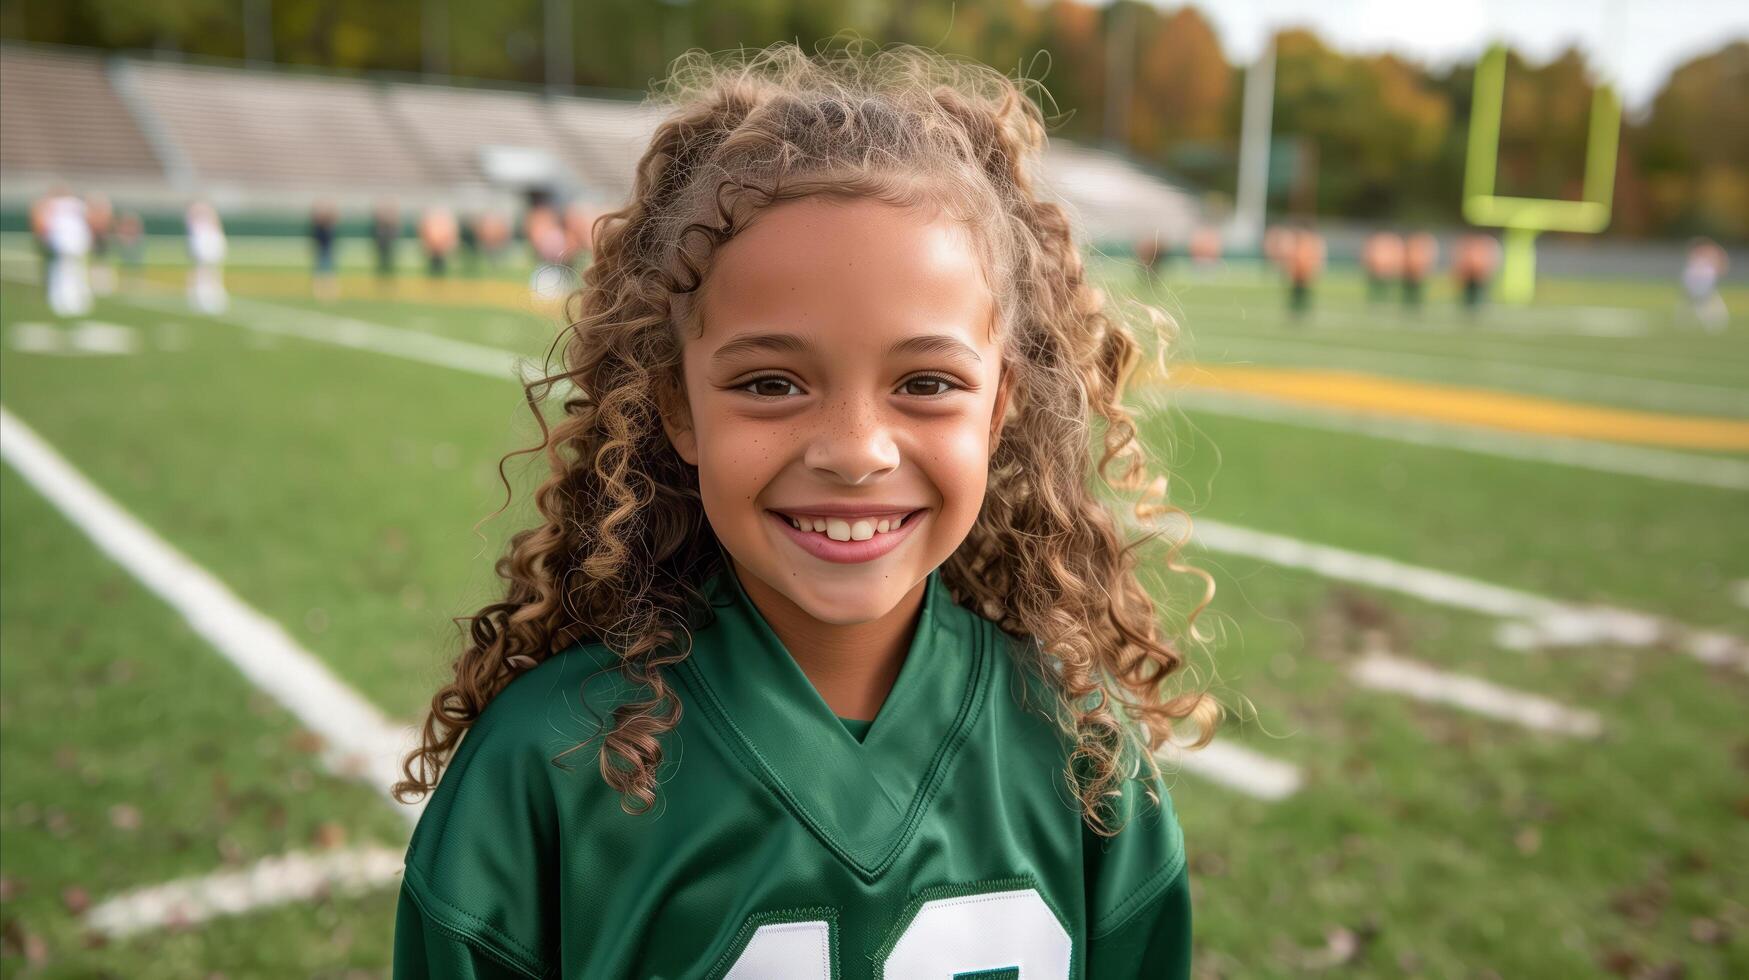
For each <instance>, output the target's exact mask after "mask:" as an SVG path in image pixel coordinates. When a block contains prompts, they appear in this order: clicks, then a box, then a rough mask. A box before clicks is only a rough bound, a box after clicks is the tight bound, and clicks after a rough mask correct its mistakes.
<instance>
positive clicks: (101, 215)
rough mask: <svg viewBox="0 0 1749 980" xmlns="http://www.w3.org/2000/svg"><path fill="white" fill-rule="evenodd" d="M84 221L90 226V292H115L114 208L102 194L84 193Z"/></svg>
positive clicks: (104, 293) (99, 294)
mask: <svg viewBox="0 0 1749 980" xmlns="http://www.w3.org/2000/svg"><path fill="white" fill-rule="evenodd" d="M85 221H86V223H87V224H89V225H90V226H91V266H90V268H91V292H92V293H94V294H96V295H98V296H108V295H109V294H110V293H113V292H115V253H114V252H113V251H111V246H113V245H114V244H115V209H114V208H113V207H111V206H110V204H109V198H107V197H105V196H103V195H102V194H87V195H85Z"/></svg>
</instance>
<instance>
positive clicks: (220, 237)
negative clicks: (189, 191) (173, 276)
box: [186, 201, 231, 316]
mask: <svg viewBox="0 0 1749 980" xmlns="http://www.w3.org/2000/svg"><path fill="white" fill-rule="evenodd" d="M186 220H187V223H188V259H189V261H190V262H191V263H193V265H192V267H191V268H190V269H189V270H188V305H190V306H192V307H193V308H194V309H195V310H196V311H198V312H200V313H205V314H208V315H210V316H216V315H218V314H221V313H223V312H225V310H227V309H229V308H230V305H231V297H230V295H229V294H228V293H226V292H225V250H226V243H225V226H224V225H223V224H221V223H220V222H219V213H218V212H217V211H215V210H213V206H212V205H210V204H208V203H206V202H205V201H196V202H194V203H193V204H190V205H189V206H188V213H187V216H186Z"/></svg>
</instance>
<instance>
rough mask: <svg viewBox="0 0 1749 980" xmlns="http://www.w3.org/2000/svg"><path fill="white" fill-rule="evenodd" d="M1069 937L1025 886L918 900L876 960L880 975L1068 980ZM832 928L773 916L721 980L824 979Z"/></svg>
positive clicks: (932, 979) (931, 979)
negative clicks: (881, 957) (908, 918)
mask: <svg viewBox="0 0 1749 980" xmlns="http://www.w3.org/2000/svg"><path fill="white" fill-rule="evenodd" d="M1073 950H1074V943H1073V941H1071V940H1070V938H1069V933H1068V930H1066V929H1064V928H1063V924H1062V923H1061V922H1059V921H1058V920H1057V916H1056V913H1055V912H1052V911H1051V908H1050V906H1049V905H1047V904H1045V900H1044V898H1043V897H1041V896H1040V895H1039V893H1038V891H1037V890H1035V889H1032V888H1023V889H1017V890H1014V891H1002V892H984V893H982V894H976V895H960V896H956V897H953V898H939V899H935V900H934V901H929V902H925V903H923V905H922V906H920V907H919V908H918V909H917V911H916V913H915V914H914V915H912V916H911V921H910V922H909V923H908V924H906V926H905V931H904V932H902V933H901V934H900V935H899V938H898V940H897V941H896V942H894V944H893V946H892V949H891V951H890V952H888V954H887V956H886V959H885V960H884V961H883V962H882V964H881V975H882V976H883V977H887V978H899V977H904V978H906V980H910V978H913V977H915V978H918V980H954V978H955V977H959V976H966V975H980V974H983V975H990V974H991V973H992V971H998V972H995V974H994V975H997V976H1000V975H1001V972H1002V971H1008V970H1013V971H1015V973H1013V974H1010V975H1014V976H1018V978H1019V980H1068V977H1069V968H1070V959H1071V956H1072V953H1073ZM837 952H838V951H837V950H835V949H833V948H832V929H831V925H830V923H827V922H825V921H819V920H816V921H806V922H775V923H769V924H767V925H762V926H760V927H759V928H758V930H757V931H755V932H754V934H753V937H752V938H751V939H750V940H749V941H748V943H747V946H746V948H745V949H743V950H742V951H741V955H740V956H739V957H737V958H736V960H735V965H734V966H733V967H731V968H730V969H729V972H728V973H727V975H726V977H725V980H753V978H759V980H832V960H833V958H834V957H835V956H836V955H837Z"/></svg>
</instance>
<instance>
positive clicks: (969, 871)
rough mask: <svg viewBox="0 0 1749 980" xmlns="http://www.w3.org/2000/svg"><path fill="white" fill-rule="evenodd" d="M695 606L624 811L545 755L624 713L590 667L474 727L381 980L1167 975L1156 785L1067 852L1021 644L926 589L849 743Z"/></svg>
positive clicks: (728, 594)
mask: <svg viewBox="0 0 1749 980" xmlns="http://www.w3.org/2000/svg"><path fill="white" fill-rule="evenodd" d="M702 591H703V593H704V594H705V595H706V596H707V597H708V599H709V601H710V607H711V609H710V611H711V612H712V613H714V617H712V618H710V619H709V620H708V621H705V620H701V622H700V623H699V625H698V628H697V629H695V630H694V631H693V633H692V641H693V642H692V651H691V653H690V655H689V656H688V657H687V658H686V659H685V660H684V661H682V662H681V663H680V664H678V665H676V666H673V667H670V668H666V669H667V670H668V671H669V676H671V677H672V678H674V680H675V686H676V688H677V693H678V695H679V697H680V699H681V702H682V704H683V705H684V712H683V714H682V718H681V720H680V723H679V724H678V725H677V726H676V727H675V728H674V729H673V730H672V731H670V732H668V733H667V734H666V735H664V736H663V748H664V755H663V760H662V764H661V767H660V769H659V770H658V776H659V780H660V783H659V788H658V792H657V801H656V804H655V806H654V808H653V809H651V810H650V811H649V812H647V813H643V814H639V815H633V814H628V813H626V812H624V811H623V810H622V809H621V807H620V802H621V798H620V796H619V794H617V793H616V792H614V791H613V789H612V788H611V787H609V786H608V785H607V784H606V783H605V782H604V781H603V780H602V778H601V774H600V771H599V769H598V763H597V755H596V752H597V749H598V748H599V745H600V742H599V740H597V741H595V742H591V743H590V744H589V745H588V746H586V747H585V748H583V749H581V750H579V751H577V752H574V753H571V754H570V755H566V756H564V757H563V758H560V759H558V760H557V761H556V762H555V761H554V757H555V756H559V755H560V754H561V753H563V752H565V750H567V749H570V748H572V747H573V746H574V745H576V744H577V743H579V742H582V741H584V740H586V739H589V738H590V737H591V736H593V735H596V734H597V733H599V731H600V730H601V728H602V725H603V724H604V723H605V722H607V721H609V720H610V719H611V715H612V710H613V708H614V707H615V706H616V705H618V704H621V703H624V702H625V701H626V700H629V699H634V698H636V697H637V696H638V695H639V694H640V693H641V692H640V691H639V690H638V689H635V688H633V687H632V686H631V685H630V684H628V683H627V682H625V681H624V680H623V679H622V678H621V676H620V674H619V672H618V668H617V666H616V662H615V658H614V656H613V655H612V653H611V652H610V651H608V650H607V649H606V648H605V647H603V646H601V645H598V644H586V645H580V646H577V647H574V648H572V649H570V650H567V651H565V652H564V653H561V654H558V655H556V656H554V657H552V658H549V659H548V660H546V661H545V662H543V663H541V664H540V665H539V666H537V667H535V668H533V669H531V670H529V671H528V672H526V673H524V674H522V675H521V676H519V677H517V678H516V679H515V680H513V681H512V682H511V683H510V684H509V685H508V686H507V687H506V688H505V689H504V690H503V691H502V692H501V693H500V694H499V695H498V696H497V697H496V698H494V699H493V700H492V701H491V702H490V703H489V704H488V705H487V707H486V708H485V709H484V710H483V711H482V712H481V714H480V716H479V718H478V719H477V720H476V721H475V723H474V725H473V727H472V728H471V729H470V730H469V732H468V733H467V735H466V736H465V737H464V738H463V739H462V740H461V743H460V744H459V746H458V747H457V749H456V751H455V754H454V756H453V758H452V759H451V761H450V763H449V766H448V768H447V769H446V771H445V773H444V775H443V777H442V779H441V781H440V782H439V785H438V786H437V788H436V790H435V791H434V792H433V794H432V796H431V798H430V800H429V802H428V804H427V806H426V809H425V812H424V814H423V815H422V816H421V818H420V821H419V825H418V827H417V828H415V830H414V833H413V838H412V842H411V843H410V845H409V846H408V849H407V857H406V873H405V877H404V878H403V881H402V887H401V894H400V899H399V907H398V911H397V920H396V927H395V944H394V975H395V976H396V977H397V978H412V977H427V976H433V977H470V978H504V977H540V978H548V977H566V978H571V977H586V978H597V977H599V978H620V977H636V978H664V980H678V978H692V977H708V978H719V977H721V978H730V980H744V978H759V980H865V978H874V977H888V978H904V980H913V978H917V980H1063V978H1087V980H1095V978H1113V977H1124V978H1133V977H1149V978H1174V977H1185V976H1188V974H1189V970H1190V924H1191V909H1190V891H1189V879H1188V877H1187V871H1186V866H1185V852H1184V841H1183V833H1182V831H1181V829H1180V827H1179V824H1178V820H1177V817H1176V814H1175V813H1174V811H1173V808H1172V803H1171V798H1170V797H1169V796H1168V795H1167V792H1166V789H1165V787H1164V786H1163V785H1161V784H1160V783H1159V782H1157V781H1156V782H1155V784H1154V788H1155V790H1156V791H1157V792H1158V793H1159V795H1160V798H1161V802H1160V805H1158V806H1156V805H1154V804H1153V803H1152V802H1151V801H1148V800H1146V799H1145V798H1144V797H1143V796H1142V793H1141V785H1140V783H1139V782H1137V781H1131V782H1130V783H1129V784H1128V788H1127V790H1126V793H1125V795H1124V796H1123V798H1122V800H1121V801H1120V803H1119V812H1120V815H1121V816H1123V817H1125V818H1127V820H1126V824H1125V826H1124V829H1123V830H1122V831H1121V832H1120V833H1119V834H1118V835H1117V836H1115V837H1110V838H1107V837H1101V836H1099V835H1097V834H1094V833H1093V832H1092V831H1090V830H1088V829H1087V828H1086V827H1085V825H1084V823H1083V821H1082V816H1081V811H1080V808H1079V805H1078V802H1077V801H1076V800H1075V798H1074V796H1073V795H1072V794H1071V793H1070V792H1069V789H1068V786H1067V784H1066V780H1065V778H1064V776H1063V770H1064V768H1065V765H1066V762H1067V759H1068V755H1067V753H1068V744H1067V741H1066V739H1065V736H1063V735H1062V734H1061V733H1060V732H1059V731H1058V730H1057V729H1056V727H1055V726H1054V725H1053V724H1052V723H1051V722H1050V721H1049V720H1048V718H1047V717H1045V715H1044V714H1043V712H1044V711H1048V710H1049V706H1050V704H1051V702H1050V700H1049V697H1050V694H1049V692H1048V691H1047V690H1046V688H1045V687H1044V685H1043V682H1042V681H1041V680H1039V679H1038V678H1036V677H1031V675H1030V674H1029V672H1028V671H1026V670H1024V669H1022V667H1021V665H1020V664H1019V663H1018V662H1017V661H1016V659H1015V656H1014V655H1015V652H1016V650H1017V648H1018V646H1019V644H1020V643H1022V642H1023V641H1022V640H1020V639H1018V638H1014V637H1011V636H1010V635H1009V634H1007V633H1005V632H1003V631H1002V630H1000V629H999V628H998V627H997V626H996V625H995V624H994V623H992V622H990V621H989V620H987V619H984V618H983V617H981V616H979V615H977V614H975V613H973V612H972V611H970V610H968V609H965V608H963V607H961V606H958V605H956V604H954V603H953V602H952V600H951V597H950V596H949V595H948V593H947V587H946V586H945V585H944V584H943V583H942V581H941V572H940V569H939V568H938V569H936V570H935V571H932V572H931V573H930V574H929V577H928V581H927V583H926V585H925V590H924V598H923V603H922V610H921V613H920V615H919V618H918V620H917V625H916V629H915V633H914V635H913V637H912V640H911V644H910V647H909V649H908V651H907V655H906V658H905V661H904V664H903V666H902V667H901V668H900V671H899V675H898V678H897V679H896V681H895V682H894V686H893V688H892V691H891V692H890V694H889V695H888V696H887V699H886V702H885V703H884V704H883V705H882V706H881V708H880V710H879V711H878V712H877V713H876V716H875V718H874V720H873V723H872V725H871V726H870V727H869V728H868V730H867V732H866V734H865V735H863V736H862V738H861V739H860V740H859V739H858V738H857V737H855V736H854V735H853V734H852V733H851V732H850V731H849V730H847V728H846V725H845V724H844V723H843V721H841V720H840V719H839V718H838V717H836V716H835V715H834V714H833V712H832V710H831V708H830V707H828V706H827V704H826V702H825V701H824V700H823V699H822V698H821V697H820V695H819V693H818V692H817V691H816V690H815V688H814V686H813V684H812V683H811V682H810V681H809V680H808V678H807V676H806V675H805V674H804V673H803V672H802V670H801V668H800V666H799V665H798V664H797V663H796V662H795V660H794V659H793V658H792V657H791V656H790V654H789V652H788V650H786V649H785V648H784V646H783V644H782V642H781V641H780V640H779V639H778V637H777V635H776V634H775V633H774V632H773V631H772V629H771V627H770V626H769V624H768V623H767V622H766V620H765V619H764V617H763V616H762V614H761V613H760V612H759V610H758V608H757V607H756V606H755V605H754V604H753V602H752V600H751V599H750V598H749V597H748V596H747V594H746V592H745V590H744V589H743V587H742V586H741V584H740V581H739V579H738V578H737V577H736V575H735V573H734V571H733V569H732V567H726V568H724V570H723V571H721V572H719V573H717V574H716V575H715V576H714V577H713V578H712V579H710V580H709V582H707V583H706V584H705V586H704V588H703V590H702ZM1024 642H1031V641H1030V640H1027V641H1024ZM1029 678H1030V679H1029Z"/></svg>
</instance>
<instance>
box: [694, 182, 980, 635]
mask: <svg viewBox="0 0 1749 980" xmlns="http://www.w3.org/2000/svg"><path fill="white" fill-rule="evenodd" d="M699 314H700V315H699V322H700V324H701V325H702V331H701V333H700V334H699V335H698V336H695V337H689V338H687V341H686V344H685V352H684V357H683V364H684V373H685V382H686V397H687V406H686V408H687V412H686V415H688V416H690V418H685V417H683V418H680V419H678V420H676V419H672V418H666V417H665V423H664V424H665V426H666V429H667V433H668V438H669V440H670V441H671V442H672V443H673V445H674V447H675V450H676V451H677V452H679V453H680V456H681V458H683V459H685V460H686V461H687V462H688V463H690V464H692V465H693V466H696V467H698V476H699V488H700V491H701V495H702V497H703V502H704V509H705V515H706V516H707V517H708V518H709V520H710V523H711V527H712V528H713V529H714V530H715V531H716V534H717V537H718V539H719V540H720V541H721V542H722V544H723V547H724V549H725V550H726V551H728V552H729V554H730V555H731V557H733V558H734V560H735V562H736V565H737V571H738V573H739V574H740V575H741V577H742V578H743V579H746V578H747V576H748V575H752V576H754V577H755V578H757V579H758V580H759V582H757V583H746V582H744V583H743V584H746V585H747V586H748V590H749V592H754V591H755V590H756V589H757V591H758V592H762V593H766V594H770V593H772V592H775V593H777V594H778V595H780V596H782V597H783V598H787V599H788V600H789V601H790V602H792V603H793V604H794V605H795V606H796V607H798V608H799V609H801V610H802V611H805V612H806V613H807V614H808V615H810V616H812V617H813V618H814V619H815V620H818V621H820V622H823V623H830V624H837V625H851V624H857V623H865V622H870V621H872V620H875V619H878V618H880V617H881V616H883V615H885V614H886V613H888V612H890V611H892V610H893V609H894V608H896V607H897V606H898V604H899V603H900V601H901V600H902V599H903V598H904V597H905V596H906V595H907V594H908V593H909V592H911V590H912V589H913V588H915V587H917V586H918V585H919V584H920V583H921V582H922V581H923V580H924V579H925V578H926V577H927V576H928V575H929V573H930V572H931V571H932V570H934V569H935V568H936V567H937V566H939V565H941V564H942V563H943V562H945V561H946V560H947V559H948V557H949V556H950V555H952V553H953V551H954V549H955V548H957V547H958V546H959V544H960V542H961V541H963V540H964V539H965V537H966V535H967V534H968V533H969V532H970V531H971V528H972V525H973V523H974V522H975V521H976V520H977V516H978V511H979V509H980V508H981V507H982V505H983V500H984V488H985V482H986V479H987V477H988V474H989V461H990V449H991V446H992V444H993V442H994V439H995V437H996V434H997V433H998V431H999V430H1000V425H1001V418H1002V413H1003V410H1004V408H1005V407H1006V403H1007V379H1006V377H1005V376H1004V374H1003V372H1002V366H1001V354H1000V351H999V350H998V347H997V342H996V338H995V337H994V335H993V334H994V326H995V316H996V302H995V297H994V296H993V295H992V294H991V291H990V288H989V286H988V285H986V283H985V280H984V275H983V268H982V263H981V261H980V259H979V257H978V254H977V251H976V249H975V247H974V244H973V242H972V239H971V238H970V235H969V233H968V232H967V231H966V230H965V229H964V227H963V226H961V225H960V224H959V223H957V222H955V221H953V220H951V219H949V218H946V217H938V216H935V215H933V214H932V213H931V212H929V211H927V210H925V209H911V208H901V207H896V206H893V205H889V204H885V203H882V202H879V201H874V200H871V199H866V198H857V199H850V200H841V199H834V198H823V197H810V198H802V199H799V200H795V201H788V202H785V203H782V204H778V205H775V206H773V207H772V208H770V209H768V210H767V211H765V212H763V213H762V214H760V215H759V216H758V218H756V219H755V220H754V221H753V223H752V224H751V226H750V227H748V228H747V229H745V230H744V231H742V232H741V233H740V234H738V235H736V236H735V237H734V238H732V239H730V240H729V241H728V242H727V243H726V244H724V245H723V246H722V247H721V248H719V249H718V250H717V252H716V254H715V256H714V257H713V260H712V264H711V267H710V272H709V277H708V281H707V282H706V284H705V286H704V288H703V290H702V295H701V296H700V306H699ZM780 515H789V517H796V518H800V519H801V520H802V521H804V522H805V523H806V525H807V527H808V529H807V530H805V531H804V530H798V529H797V528H796V527H795V526H793V524H792V522H791V521H790V520H789V517H786V516H780ZM901 518H902V519H903V524H902V525H900V526H899V527H898V529H897V530H892V529H891V528H892V525H893V522H896V521H898V520H899V519H901ZM882 521H886V522H888V523H887V524H886V526H887V527H888V528H889V530H887V531H881V530H880V528H881V527H882V526H883V525H882V523H881V522H882ZM816 522H825V528H826V530H825V533H821V532H820V531H817V530H814V528H815V527H816V526H817V524H816ZM871 534H872V536H870V535H871ZM845 538H848V539H849V540H840V539H845ZM761 584H762V585H763V586H765V587H766V588H759V586H760V585H761Z"/></svg>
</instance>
